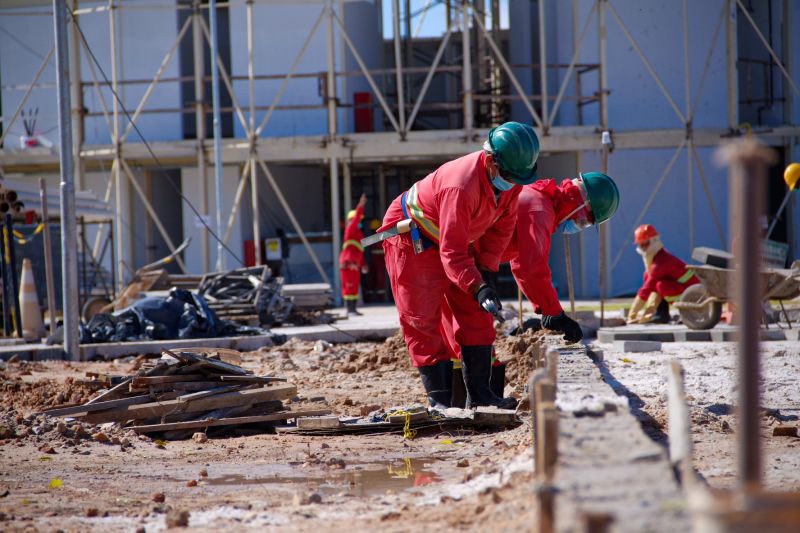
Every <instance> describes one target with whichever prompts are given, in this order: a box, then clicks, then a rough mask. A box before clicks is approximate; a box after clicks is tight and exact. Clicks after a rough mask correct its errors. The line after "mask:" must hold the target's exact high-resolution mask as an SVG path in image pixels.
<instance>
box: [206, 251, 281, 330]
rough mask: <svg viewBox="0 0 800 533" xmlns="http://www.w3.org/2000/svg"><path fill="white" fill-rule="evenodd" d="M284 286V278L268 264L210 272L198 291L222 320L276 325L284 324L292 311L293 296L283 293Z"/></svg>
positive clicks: (255, 324)
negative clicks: (288, 296) (275, 274)
mask: <svg viewBox="0 0 800 533" xmlns="http://www.w3.org/2000/svg"><path fill="white" fill-rule="evenodd" d="M282 287H283V278H279V277H275V276H273V275H272V271H270V269H269V267H267V266H264V267H253V268H237V269H235V270H230V271H228V272H218V273H214V274H207V275H205V276H204V277H203V279H202V280H201V281H200V285H199V286H198V287H197V292H198V293H199V294H200V295H202V296H203V297H204V298H205V299H206V300H207V301H208V305H209V307H211V309H213V310H214V312H216V313H217V316H219V317H220V318H222V319H225V320H233V321H235V322H239V323H243V324H249V325H252V326H272V325H276V324H281V323H283V322H284V321H285V320H286V319H287V317H288V316H289V313H291V311H292V299H291V298H287V297H285V296H284V295H283V294H282Z"/></svg>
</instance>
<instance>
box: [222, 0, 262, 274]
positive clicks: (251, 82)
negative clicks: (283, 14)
mask: <svg viewBox="0 0 800 533" xmlns="http://www.w3.org/2000/svg"><path fill="white" fill-rule="evenodd" d="M253 34H254V29H253V0H248V1H247V77H248V80H247V93H248V99H249V101H250V114H249V117H248V118H249V119H250V122H249V126H248V130H249V131H248V137H249V139H250V168H252V169H253V172H250V203H251V206H252V211H253V251H254V252H255V264H256V265H260V264H261V216H260V214H261V210H260V209H259V205H258V172H257V171H256V169H255V165H254V164H253V159H254V158H255V153H256V133H255V131H256V82H255V79H254V76H255V56H254V54H255V46H254V44H253ZM234 209H235V207H234ZM228 228H230V225H228Z"/></svg>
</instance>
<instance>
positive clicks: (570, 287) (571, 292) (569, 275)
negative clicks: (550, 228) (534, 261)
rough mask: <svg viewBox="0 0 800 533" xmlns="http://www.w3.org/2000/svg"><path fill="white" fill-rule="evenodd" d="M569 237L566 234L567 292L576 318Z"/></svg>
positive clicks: (570, 310)
mask: <svg viewBox="0 0 800 533" xmlns="http://www.w3.org/2000/svg"><path fill="white" fill-rule="evenodd" d="M569 240H570V239H569V235H568V234H566V233H565V234H564V261H565V262H566V264H567V290H568V292H569V312H570V315H571V317H572V318H575V280H574V278H573V276H572V249H571V248H570V242H569Z"/></svg>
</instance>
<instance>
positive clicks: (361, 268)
mask: <svg viewBox="0 0 800 533" xmlns="http://www.w3.org/2000/svg"><path fill="white" fill-rule="evenodd" d="M366 204H367V196H366V195H365V194H362V195H361V198H360V199H359V200H358V205H356V208H355V209H353V210H352V211H350V212H349V213H347V226H345V228H344V242H343V243H342V252H341V253H340V254H339V272H340V273H341V276H342V299H343V300H344V301H345V305H346V306H347V315H348V316H354V315H360V314H361V313H359V312H358V310H357V309H356V306H357V305H358V290H359V288H360V287H361V273H362V272H364V273H366V272H367V265H366V263H364V247H363V246H362V245H361V239H363V238H364V233H363V232H362V231H361V221H362V220H363V219H364V206H365V205H366Z"/></svg>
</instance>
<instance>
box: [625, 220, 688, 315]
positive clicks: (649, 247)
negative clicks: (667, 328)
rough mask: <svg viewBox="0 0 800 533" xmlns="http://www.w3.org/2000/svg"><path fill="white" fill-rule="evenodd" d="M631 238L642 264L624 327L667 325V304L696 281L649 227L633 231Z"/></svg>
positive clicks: (644, 225) (643, 226)
mask: <svg viewBox="0 0 800 533" xmlns="http://www.w3.org/2000/svg"><path fill="white" fill-rule="evenodd" d="M633 236H634V240H635V241H636V252H637V253H638V254H639V255H641V256H642V261H643V262H644V283H643V284H642V286H641V288H640V289H639V291H638V292H637V293H636V298H634V300H633V304H632V305H631V310H630V312H629V313H628V324H637V323H638V324H646V323H648V322H657V323H667V322H669V302H672V301H675V300H677V299H678V297H679V296H680V295H681V294H683V291H685V290H686V289H687V288H688V287H690V286H692V285H694V284H696V283H700V280H699V279H697V276H695V274H694V271H693V270H692V269H691V268H688V267H687V266H686V263H684V262H683V261H681V260H680V259H678V258H677V257H675V256H674V255H672V254H671V253H669V252H667V251H666V250H665V249H664V244H663V243H662V242H661V236H660V235H659V234H658V231H656V228H654V227H653V226H651V225H650V224H642V225H641V226H639V227H638V228H636V231H635V232H634V234H633Z"/></svg>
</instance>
